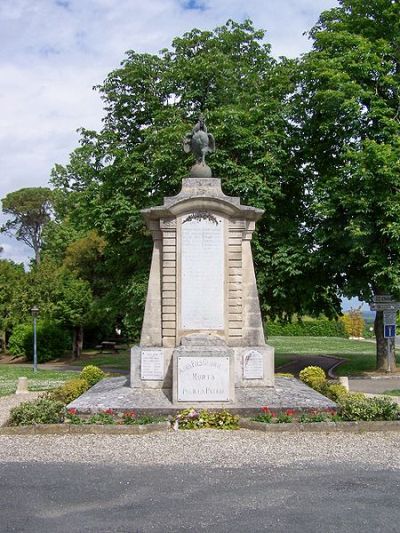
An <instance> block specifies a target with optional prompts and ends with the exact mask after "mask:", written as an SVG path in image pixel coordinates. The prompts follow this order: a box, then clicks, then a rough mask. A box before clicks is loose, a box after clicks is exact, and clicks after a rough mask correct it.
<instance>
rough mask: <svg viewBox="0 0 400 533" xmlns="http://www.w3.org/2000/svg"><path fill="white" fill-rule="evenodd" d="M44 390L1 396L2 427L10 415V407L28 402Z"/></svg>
mask: <svg viewBox="0 0 400 533" xmlns="http://www.w3.org/2000/svg"><path fill="white" fill-rule="evenodd" d="M39 394H43V392H29V393H28V394H11V395H10V396H4V397H3V398H0V427H1V426H4V424H5V423H6V422H7V420H8V417H9V415H10V409H12V408H13V407H15V406H16V405H19V404H20V403H22V402H28V401H30V400H33V399H34V398H37V397H38V396H39Z"/></svg>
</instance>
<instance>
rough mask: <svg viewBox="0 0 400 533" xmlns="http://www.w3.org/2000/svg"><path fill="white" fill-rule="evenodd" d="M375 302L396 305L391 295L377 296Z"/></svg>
mask: <svg viewBox="0 0 400 533" xmlns="http://www.w3.org/2000/svg"><path fill="white" fill-rule="evenodd" d="M373 301H374V302H375V303H395V300H393V297H392V295H391V294H375V296H374V298H373Z"/></svg>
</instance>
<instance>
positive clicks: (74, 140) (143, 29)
mask: <svg viewBox="0 0 400 533" xmlns="http://www.w3.org/2000/svg"><path fill="white" fill-rule="evenodd" d="M335 5H337V2H336V1H335V0H246V1H245V2H244V1H243V0H147V1H143V0H0V198H4V197H5V196H6V194H8V193H9V192H12V191H15V190H18V189H20V188H22V187H38V186H46V185H47V184H48V180H49V177H50V172H51V169H52V167H53V166H54V164H55V163H61V164H64V163H66V162H67V161H68V156H69V154H70V153H71V152H72V151H73V149H74V148H75V147H76V146H77V144H78V138H79V135H78V133H77V131H76V130H77V129H78V128H79V127H85V128H88V129H100V128H101V118H102V116H103V111H102V102H101V100H100V98H99V95H98V93H97V92H95V91H93V89H92V88H93V86H94V85H97V84H99V83H101V82H102V81H103V80H104V79H105V77H106V76H107V74H108V73H109V72H110V71H112V70H113V69H115V68H117V67H118V66H119V64H120V63H121V61H122V60H123V59H124V55H125V52H126V51H127V50H136V51H137V52H150V53H157V52H158V51H159V50H161V49H162V48H167V47H169V46H170V44H171V41H172V39H173V38H174V37H176V36H179V35H182V34H183V33H184V32H186V31H190V30H191V29H192V28H195V27H196V28H200V29H213V28H215V27H216V26H219V25H222V24H224V23H225V22H226V21H227V20H228V19H233V20H235V21H243V20H244V19H246V18H250V19H251V20H252V21H253V23H254V25H255V27H256V28H262V29H265V30H267V34H266V39H265V40H266V41H267V42H269V43H270V44H271V45H272V54H273V55H274V56H276V57H279V56H281V55H285V56H289V57H296V56H298V55H300V54H301V53H304V52H306V51H308V50H309V49H310V47H311V43H310V41H309V40H308V38H307V36H305V35H303V33H304V32H305V31H307V30H309V29H310V28H311V27H312V26H313V24H314V23H315V22H316V21H317V19H318V16H319V14H320V13H321V12H322V11H324V10H326V9H330V8H331V7H334V6H335ZM4 221H5V217H4V215H1V214H0V224H1V223H4ZM0 246H2V247H3V253H2V254H1V258H3V259H12V260H14V261H17V262H27V260H28V258H29V257H30V256H31V255H32V254H31V251H30V249H29V248H28V247H26V246H25V245H23V244H22V243H17V242H16V241H15V239H11V238H8V237H6V236H5V235H4V234H0Z"/></svg>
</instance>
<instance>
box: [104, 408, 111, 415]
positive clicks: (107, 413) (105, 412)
mask: <svg viewBox="0 0 400 533" xmlns="http://www.w3.org/2000/svg"><path fill="white" fill-rule="evenodd" d="M104 414H106V415H112V414H113V410H112V409H106V410H105V411H104Z"/></svg>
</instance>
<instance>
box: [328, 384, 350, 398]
mask: <svg viewBox="0 0 400 533" xmlns="http://www.w3.org/2000/svg"><path fill="white" fill-rule="evenodd" d="M322 392H323V394H324V395H325V396H327V397H328V398H330V399H331V400H333V401H334V402H338V401H339V400H340V398H344V397H345V396H346V395H347V394H348V392H347V389H346V387H344V386H343V385H340V383H327V384H326V386H325V387H324V389H323V391H322Z"/></svg>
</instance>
